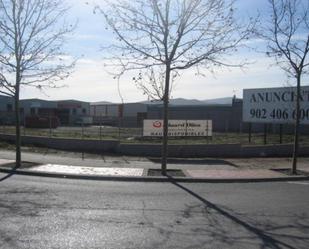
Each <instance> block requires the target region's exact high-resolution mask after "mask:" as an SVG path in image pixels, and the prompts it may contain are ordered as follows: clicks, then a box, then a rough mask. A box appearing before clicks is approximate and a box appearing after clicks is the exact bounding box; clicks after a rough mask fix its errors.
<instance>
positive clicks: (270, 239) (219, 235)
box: [169, 177, 309, 249]
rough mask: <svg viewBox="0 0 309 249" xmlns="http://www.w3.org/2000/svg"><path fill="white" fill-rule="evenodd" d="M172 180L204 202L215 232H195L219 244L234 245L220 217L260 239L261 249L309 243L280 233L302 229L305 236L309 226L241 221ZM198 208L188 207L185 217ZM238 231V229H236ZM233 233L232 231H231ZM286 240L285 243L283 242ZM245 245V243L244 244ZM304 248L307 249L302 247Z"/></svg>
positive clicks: (292, 248) (291, 248) (291, 247)
mask: <svg viewBox="0 0 309 249" xmlns="http://www.w3.org/2000/svg"><path fill="white" fill-rule="evenodd" d="M169 178H170V180H171V183H172V184H173V185H175V186H176V187H178V188H180V189H182V190H183V191H185V192H187V193H188V194H190V195H192V196H193V197H195V198H196V199H198V200H199V201H201V202H202V205H199V207H202V208H203V209H204V210H205V212H206V214H205V216H206V217H207V219H208V220H209V222H210V224H211V225H212V226H213V227H212V229H214V231H210V229H209V228H208V229H205V230H204V229H199V231H195V232H205V233H206V232H207V233H208V234H209V233H210V235H211V236H212V237H215V238H214V239H215V241H217V242H220V241H221V242H225V243H226V242H230V243H232V241H228V240H229V232H228V231H227V230H226V227H223V226H224V224H223V225H222V224H220V216H221V217H223V218H225V219H227V220H228V221H230V222H232V223H234V224H236V225H238V228H240V229H244V230H246V231H247V232H249V233H250V234H252V235H253V236H254V237H256V238H258V239H259V241H260V248H265V249H266V248H272V249H279V248H288V249H299V247H298V246H299V245H298V244H297V242H301V243H303V244H305V243H306V241H307V242H309V236H303V235H295V234H290V233H289V232H286V233H284V234H283V233H282V234H280V233H279V230H280V229H295V228H297V229H302V232H303V233H304V234H307V233H306V232H305V230H306V231H307V230H309V226H308V225H304V224H301V223H299V222H297V221H295V223H294V224H290V225H281V226H280V225H278V226H277V225H275V224H273V223H271V222H270V223H267V224H263V223H259V224H257V222H256V221H252V222H249V221H245V220H244V219H241V218H239V217H237V216H238V215H236V214H235V213H234V212H233V211H232V210H229V209H228V208H222V207H220V206H218V205H216V204H214V203H212V202H210V201H209V200H206V199H205V198H203V197H202V196H200V195H198V194H197V193H195V192H194V191H192V190H190V189H189V188H187V187H185V186H183V185H181V184H179V183H178V182H177V181H176V180H174V179H173V178H172V177H169ZM194 208H197V207H188V208H187V210H186V212H185V213H184V216H190V210H191V209H194ZM211 211H214V212H216V213H217V215H219V217H215V215H213V212H211ZM294 218H295V219H298V218H299V220H300V221H301V220H303V221H306V220H307V219H308V217H307V216H306V217H294ZM235 229H236V228H235ZM230 232H231V231H230ZM251 239H252V237H251V238H250V237H246V236H242V237H237V238H235V237H234V238H233V239H232V240H233V242H235V240H236V242H237V240H238V241H239V242H242V241H247V243H248V244H249V243H251V242H250V240H251ZM283 239H284V241H283ZM287 240H290V241H291V242H286V241H287ZM242 243H243V242H242ZM302 248H307V247H306V246H305V247H302Z"/></svg>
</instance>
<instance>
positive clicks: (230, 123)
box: [0, 95, 309, 134]
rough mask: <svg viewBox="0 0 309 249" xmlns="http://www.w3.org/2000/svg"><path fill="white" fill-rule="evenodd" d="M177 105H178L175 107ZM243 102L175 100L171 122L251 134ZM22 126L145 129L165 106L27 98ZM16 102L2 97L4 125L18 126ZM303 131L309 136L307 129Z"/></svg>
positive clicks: (287, 129) (259, 128) (256, 127)
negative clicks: (55, 123) (46, 121)
mask: <svg viewBox="0 0 309 249" xmlns="http://www.w3.org/2000/svg"><path fill="white" fill-rule="evenodd" d="M175 103H176V104H175ZM242 106H243V102H242V99H238V98H235V97H234V98H230V101H229V102H226V103H223V104H218V103H213V102H211V103H205V104H201V103H200V102H199V101H193V102H192V104H186V103H185V102H179V100H176V101H175V102H173V101H171V103H170V105H169V119H171V120H201V119H205V120H212V124H213V131H214V132H248V131H249V124H248V123H244V122H243V121H242ZM20 114H21V124H24V122H25V118H26V117H29V116H31V117H34V116H37V117H57V118H58V119H59V124H60V125H62V126H72V125H81V124H88V125H91V124H94V125H110V126H121V127H142V126H143V120H144V119H163V105H162V103H152V102H140V103H123V104H115V103H109V102H94V103H89V102H83V101H78V100H58V101H48V100H42V99H23V100H21V101H20ZM14 120H15V118H14V100H13V98H11V97H7V96H3V95H0V124H8V125H10V124H14ZM266 128H267V131H268V132H279V130H280V129H283V133H292V132H293V129H294V126H293V124H285V125H283V126H280V125H279V124H269V125H267V127H266ZM250 129H251V131H252V132H264V130H265V125H264V124H259V123H254V124H250ZM301 132H302V133H304V134H305V133H306V134H308V132H309V130H308V129H307V127H306V126H304V125H302V126H301Z"/></svg>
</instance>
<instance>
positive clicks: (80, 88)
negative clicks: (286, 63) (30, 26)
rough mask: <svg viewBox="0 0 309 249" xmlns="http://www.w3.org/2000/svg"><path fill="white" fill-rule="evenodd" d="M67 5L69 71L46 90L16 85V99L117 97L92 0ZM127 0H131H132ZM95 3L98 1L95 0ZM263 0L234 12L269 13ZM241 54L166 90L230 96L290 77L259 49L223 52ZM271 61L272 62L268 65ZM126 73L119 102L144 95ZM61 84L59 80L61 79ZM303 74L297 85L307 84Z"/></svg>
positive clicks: (186, 75) (177, 94) (244, 1)
mask: <svg viewBox="0 0 309 249" xmlns="http://www.w3.org/2000/svg"><path fill="white" fill-rule="evenodd" d="M66 1H67V2H68V4H69V5H71V6H72V8H71V10H70V14H69V16H68V20H69V21H72V22H74V20H78V27H77V29H76V30H75V32H74V34H72V35H71V36H70V37H69V38H68V42H67V45H66V47H65V50H66V51H67V52H68V54H70V55H72V56H73V57H77V58H80V59H79V60H78V63H77V65H76V67H75V70H74V72H73V74H72V75H71V76H70V77H69V78H68V79H66V80H65V81H64V82H63V84H65V85H66V87H64V88H61V89H46V90H45V91H44V93H41V92H39V91H38V90H36V89H33V88H24V89H22V93H21V97H22V98H44V99H78V100H84V101H90V102H94V101H110V102H120V97H119V94H118V87H117V81H116V80H114V79H113V78H112V76H111V75H109V74H108V73H107V72H106V69H105V68H104V65H103V63H104V61H103V56H104V55H103V52H102V51H101V49H100V47H101V46H102V45H103V44H106V43H109V42H113V37H112V36H111V35H110V34H108V33H107V32H106V31H105V24H104V20H103V18H102V16H101V15H98V14H96V15H95V14H93V4H92V3H93V2H95V1H94V0H88V1H87V0H66ZM132 1H133V0H132ZM96 2H97V3H100V0H96ZM267 7H268V3H267V0H238V1H237V8H238V14H239V15H240V16H241V17H242V18H246V17H248V16H256V15H257V13H260V16H261V17H262V18H264V17H267V15H268V16H269V12H268V9H267ZM251 43H252V46H260V47H261V42H260V41H252V42H251ZM239 58H247V59H248V60H249V61H250V62H252V64H250V65H248V66H247V67H246V68H244V69H235V68H233V69H224V70H217V71H216V73H215V74H214V75H213V74H211V73H209V72H207V71H205V72H204V73H205V75H206V76H205V77H202V76H196V75H195V71H194V69H192V70H191V69H189V70H187V71H185V72H183V73H182V74H181V77H180V78H178V80H177V82H176V87H175V88H174V91H173V93H172V97H173V98H188V99H200V100H204V99H213V98H220V97H230V96H233V95H234V94H236V95H237V97H242V90H243V89H244V88H260V87H280V86H286V85H288V84H290V85H293V84H294V82H293V81H291V80H290V82H288V80H287V77H286V75H285V74H284V73H283V72H282V71H281V70H280V68H278V67H277V66H274V65H273V64H274V60H273V59H271V58H267V57H266V56H265V54H264V53H258V52H254V51H250V52H248V51H243V52H239V53H237V54H234V55H233V57H229V58H228V59H229V60H230V61H232V60H234V59H235V60H239ZM272 65H273V66H272ZM131 79H132V75H125V76H124V77H122V79H121V81H120V91H121V94H122V97H123V99H124V101H125V102H136V101H141V100H145V99H146V97H145V96H144V95H143V94H142V92H141V91H140V90H138V89H137V88H136V87H135V85H134V83H133V82H132V80H131ZM61 84H62V83H61ZM308 84H309V80H308V77H307V78H304V81H303V85H308Z"/></svg>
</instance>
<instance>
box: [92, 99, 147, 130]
mask: <svg viewBox="0 0 309 249" xmlns="http://www.w3.org/2000/svg"><path fill="white" fill-rule="evenodd" d="M90 115H91V116H92V117H93V123H94V124H97V125H100V124H103V125H114V126H118V125H121V126H124V127H141V126H142V125H143V120H144V119H146V118H147V104H144V103H125V104H114V103H108V102H94V103H91V104H90Z"/></svg>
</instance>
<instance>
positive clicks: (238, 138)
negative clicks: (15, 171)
mask: <svg viewBox="0 0 309 249" xmlns="http://www.w3.org/2000/svg"><path fill="white" fill-rule="evenodd" d="M114 121H115V120H114ZM136 126H137V127H136ZM283 128H284V127H283ZM0 133H3V134H13V135H14V134H15V127H14V125H13V124H7V123H1V124H0ZM21 134H22V135H24V136H43V137H49V138H51V137H54V138H76V139H95V140H107V139H114V140H119V141H120V142H122V143H161V138H158V137H157V138H151V137H143V127H142V123H140V124H138V125H136V122H132V123H131V124H130V122H129V121H128V120H126V122H125V123H124V122H123V120H122V119H118V120H116V122H115V123H114V124H113V125H106V124H103V123H102V124H99V125H91V126H86V125H83V124H80V125H78V126H59V127H57V128H51V127H50V128H26V127H25V126H21ZM293 140H294V137H293V133H291V132H290V133H287V132H285V131H284V129H281V130H280V131H279V132H278V131H275V130H272V129H270V128H268V129H265V130H264V132H256V131H254V130H251V132H248V131H246V132H241V131H239V132H228V131H225V132H213V135H212V137H171V138H170V139H169V143H170V144H211V143H212V144H231V143H240V144H245V145H250V144H252V145H258V144H261V145H262V144H280V143H292V142H293ZM300 144H302V145H308V144H309V135H305V134H302V135H301V136H300Z"/></svg>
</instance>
